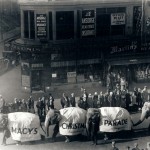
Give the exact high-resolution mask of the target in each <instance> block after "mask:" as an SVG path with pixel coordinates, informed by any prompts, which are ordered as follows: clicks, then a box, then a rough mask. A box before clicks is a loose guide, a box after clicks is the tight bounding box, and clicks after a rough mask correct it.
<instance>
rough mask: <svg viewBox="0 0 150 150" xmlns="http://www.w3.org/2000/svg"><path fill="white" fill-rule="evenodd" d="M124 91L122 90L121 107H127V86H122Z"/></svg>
mask: <svg viewBox="0 0 150 150" xmlns="http://www.w3.org/2000/svg"><path fill="white" fill-rule="evenodd" d="M122 88H123V89H122V91H121V107H122V108H126V89H125V86H122Z"/></svg>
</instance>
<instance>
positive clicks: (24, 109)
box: [21, 99, 27, 112]
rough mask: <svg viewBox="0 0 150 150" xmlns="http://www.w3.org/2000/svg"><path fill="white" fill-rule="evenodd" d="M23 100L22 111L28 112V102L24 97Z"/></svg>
mask: <svg viewBox="0 0 150 150" xmlns="http://www.w3.org/2000/svg"><path fill="white" fill-rule="evenodd" d="M21 102H22V103H21V111H22V112H27V103H26V102H25V100H24V99H22V101H21Z"/></svg>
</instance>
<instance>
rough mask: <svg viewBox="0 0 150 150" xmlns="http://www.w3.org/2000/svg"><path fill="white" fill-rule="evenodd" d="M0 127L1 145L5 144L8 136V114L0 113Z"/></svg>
mask: <svg viewBox="0 0 150 150" xmlns="http://www.w3.org/2000/svg"><path fill="white" fill-rule="evenodd" d="M0 128H1V129H2V130H3V137H2V144H1V145H4V146H6V139H7V138H9V137H10V131H9V129H8V116H7V115H6V114H0Z"/></svg>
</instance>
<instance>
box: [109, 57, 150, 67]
mask: <svg viewBox="0 0 150 150" xmlns="http://www.w3.org/2000/svg"><path fill="white" fill-rule="evenodd" d="M107 62H108V64H109V65H111V66H115V65H130V64H143V63H150V57H148V58H134V59H117V60H112V59H111V60H107Z"/></svg>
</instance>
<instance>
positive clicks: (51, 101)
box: [46, 93, 54, 110]
mask: <svg viewBox="0 0 150 150" xmlns="http://www.w3.org/2000/svg"><path fill="white" fill-rule="evenodd" d="M46 105H47V109H48V110H50V108H51V109H54V97H53V96H52V94H51V93H49V98H48V101H47V104H46Z"/></svg>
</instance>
